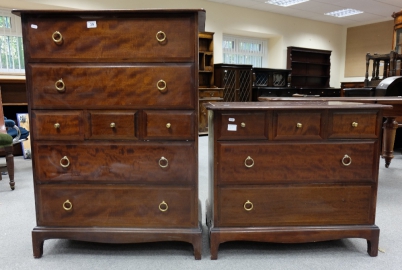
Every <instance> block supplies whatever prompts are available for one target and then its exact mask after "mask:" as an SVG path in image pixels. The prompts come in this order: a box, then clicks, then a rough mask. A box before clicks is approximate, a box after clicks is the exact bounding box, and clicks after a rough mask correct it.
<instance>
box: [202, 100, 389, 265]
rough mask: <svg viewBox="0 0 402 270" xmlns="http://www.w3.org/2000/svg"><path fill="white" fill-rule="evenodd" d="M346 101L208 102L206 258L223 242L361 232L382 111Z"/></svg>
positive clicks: (369, 225) (366, 225)
mask: <svg viewBox="0 0 402 270" xmlns="http://www.w3.org/2000/svg"><path fill="white" fill-rule="evenodd" d="M383 108H391V107H390V106H387V105H378V104H366V105H364V104H361V103H350V102H344V103H343V102H254V103H252V102H246V103H241V102H233V103H211V104H209V105H207V109H208V110H209V126H210V130H209V132H210V133H209V136H210V138H209V158H210V160H209V166H210V167H209V198H208V201H207V225H208V227H209V236H210V247H211V259H217V257H218V247H219V244H220V243H223V242H227V241H261V242H279V243H301V242H315V241H325V240H332V239H341V238H364V239H367V243H368V253H369V254H370V256H376V255H377V252H378V250H377V249H378V240H379V228H378V227H377V226H376V225H375V212H376V198H377V181H378V167H379V154H380V145H381V143H380V142H381V140H380V138H381V122H382V109H383Z"/></svg>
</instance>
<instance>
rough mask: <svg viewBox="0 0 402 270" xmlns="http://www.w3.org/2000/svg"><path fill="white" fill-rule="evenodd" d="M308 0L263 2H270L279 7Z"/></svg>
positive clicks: (269, 2)
mask: <svg viewBox="0 0 402 270" xmlns="http://www.w3.org/2000/svg"><path fill="white" fill-rule="evenodd" d="M307 1H309V0H270V1H266V2H265V3H267V4H271V5H276V6H281V7H288V6H293V5H296V4H300V3H303V2H307Z"/></svg>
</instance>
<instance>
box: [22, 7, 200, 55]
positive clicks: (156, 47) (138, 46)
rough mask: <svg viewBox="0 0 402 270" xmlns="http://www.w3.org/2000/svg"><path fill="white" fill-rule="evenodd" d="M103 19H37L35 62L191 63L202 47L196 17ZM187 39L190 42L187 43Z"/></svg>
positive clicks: (32, 22)
mask: <svg viewBox="0 0 402 270" xmlns="http://www.w3.org/2000/svg"><path fill="white" fill-rule="evenodd" d="M100 16H102V15H99V14H93V15H92V16H83V17H80V16H76V17H71V18H64V19H63V20H58V19H56V18H51V17H50V18H49V17H47V18H46V17H39V16H38V17H31V18H29V19H28V20H27V21H26V24H27V26H29V27H27V29H26V37H25V38H26V39H27V43H29V44H30V50H29V60H34V59H41V60H49V61H53V62H65V61H76V62H77V61H82V62H85V61H88V60H92V59H96V61H107V60H111V59H113V60H114V61H115V60H116V59H118V60H119V61H136V62H138V61H139V62H190V61H193V60H194V57H195V53H196V51H195V50H194V47H195V45H196V43H195V42H194V40H195V38H194V37H195V33H194V32H195V31H194V28H193V27H194V18H193V16H191V15H190V14H187V15H178V16H170V15H166V14H158V16H155V17H154V18H149V17H144V16H138V17H136V18H133V17H129V16H124V15H123V16H122V17H118V18H111V17H109V18H105V17H103V18H102V17H100ZM183 37H186V38H183Z"/></svg>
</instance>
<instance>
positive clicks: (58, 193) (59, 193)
mask: <svg viewBox="0 0 402 270" xmlns="http://www.w3.org/2000/svg"><path fill="white" fill-rule="evenodd" d="M36 191H37V195H36V196H37V197H36V202H37V203H36V205H37V213H38V214H37V217H38V226H115V227H164V228H166V227H168V228H169V227H176V228H178V227H195V226H197V222H198V218H197V213H196V211H194V209H197V205H196V204H197V202H198V201H197V199H196V198H197V194H196V192H195V189H192V188H191V187H174V188H173V187H172V188H169V187H160V186H158V187H153V188H152V187H133V186H120V185H43V186H40V185H39V186H37V190H36Z"/></svg>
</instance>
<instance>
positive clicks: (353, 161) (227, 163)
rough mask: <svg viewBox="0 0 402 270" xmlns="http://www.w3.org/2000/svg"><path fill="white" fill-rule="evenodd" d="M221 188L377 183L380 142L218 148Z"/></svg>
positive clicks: (222, 144)
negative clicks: (234, 185)
mask: <svg viewBox="0 0 402 270" xmlns="http://www.w3.org/2000/svg"><path fill="white" fill-rule="evenodd" d="M216 147H217V155H218V157H219V161H220V162H219V163H217V164H216V165H215V167H216V168H215V171H216V173H217V175H218V183H219V184H243V185H244V184H274V183H281V184H284V183H336V182H338V183H353V182H374V181H375V179H376V175H377V170H376V168H375V167H374V166H372V164H373V162H375V160H376V159H377V157H374V155H375V154H378V152H377V150H376V149H377V148H378V142H359V143H357V142H337V143H314V144H313V143H300V142H298V143H258V142H249V143H237V142H219V143H218V144H217V146H216Z"/></svg>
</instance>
